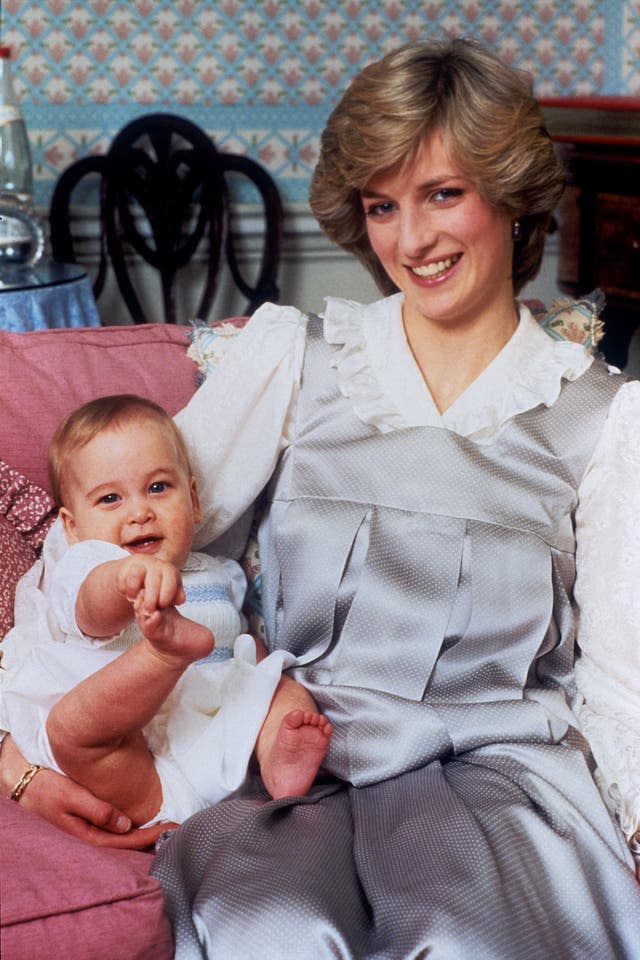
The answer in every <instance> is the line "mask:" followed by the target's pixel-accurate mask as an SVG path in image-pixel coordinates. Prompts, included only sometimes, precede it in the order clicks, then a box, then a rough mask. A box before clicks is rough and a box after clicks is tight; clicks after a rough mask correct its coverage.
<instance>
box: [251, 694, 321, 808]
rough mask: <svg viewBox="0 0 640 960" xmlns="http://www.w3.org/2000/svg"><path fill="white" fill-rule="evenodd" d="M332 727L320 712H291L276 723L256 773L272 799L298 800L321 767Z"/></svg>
mask: <svg viewBox="0 0 640 960" xmlns="http://www.w3.org/2000/svg"><path fill="white" fill-rule="evenodd" d="M332 731H333V728H332V726H331V724H330V723H329V721H328V720H327V718H326V717H325V716H324V715H323V714H321V713H312V712H310V711H306V710H292V711H291V712H290V713H287V714H286V716H285V717H284V718H283V720H282V723H281V724H280V729H279V730H278V735H277V737H276V739H275V741H274V743H273V746H272V747H271V749H270V750H269V751H268V753H267V754H266V756H263V758H262V764H261V768H260V772H261V774H262V779H263V781H264V784H265V786H266V788H267V790H268V791H269V793H270V794H271V796H272V797H273V799H274V800H278V799H279V798H280V797H301V796H304V794H305V793H307V791H308V790H309V787H310V786H311V784H312V783H313V781H314V780H315V778H316V775H317V773H318V770H319V769H320V767H321V766H322V761H323V760H324V758H325V754H326V752H327V748H328V746H329V738H330V737H331V733H332Z"/></svg>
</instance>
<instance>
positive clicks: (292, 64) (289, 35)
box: [1, 0, 640, 203]
mask: <svg viewBox="0 0 640 960" xmlns="http://www.w3.org/2000/svg"><path fill="white" fill-rule="evenodd" d="M1 30H2V41H3V42H4V43H9V44H10V45H11V46H12V47H13V48H14V50H15V62H14V71H15V75H16V86H17V87H18V90H19V92H20V94H21V96H22V97H23V108H24V114H25V118H26V121H27V126H28V129H29V135H30V139H31V142H32V145H33V153H34V163H35V176H36V200H37V201H38V202H39V203H47V202H48V198H49V194H50V190H51V186H52V183H53V181H54V180H55V179H56V178H57V176H58V175H59V173H60V171H61V170H62V169H64V167H66V166H67V165H68V164H69V163H70V162H71V161H72V160H73V159H75V157H76V156H80V155H84V154H86V153H88V152H90V151H102V150H103V149H104V148H105V147H106V145H107V144H108V142H109V141H110V139H111V137H112V136H113V134H114V133H115V132H116V131H117V130H118V129H119V128H120V127H121V126H122V125H123V124H124V123H126V122H127V121H128V120H130V119H132V118H133V117H134V116H137V115H139V114H141V113H145V112H148V111H150V110H171V111H175V112H177V113H183V114H186V115H187V116H189V117H191V118H192V119H193V120H195V121H196V122H197V123H199V124H200V125H201V126H202V127H204V129H206V130H207V131H208V132H209V133H211V135H212V136H213V137H214V138H215V140H216V142H217V143H218V144H219V145H220V146H221V147H222V148H223V149H227V150H232V151H236V152H243V153H249V154H250V155H251V156H253V157H255V158H256V159H258V160H260V161H261V162H262V163H263V164H264V165H265V166H266V167H267V168H268V169H269V170H270V172H271V173H272V175H273V176H274V177H275V179H276V181H277V182H278V186H279V187H280V189H281V191H282V193H283V197H284V199H285V201H299V200H304V199H306V194H307V188H308V181H309V175H310V172H311V169H312V168H313V165H314V163H315V159H316V156H317V150H318V136H319V133H320V130H321V129H322V126H323V124H324V121H325V119H326V116H327V113H328V111H329V110H330V108H331V106H332V104H333V103H335V101H336V99H337V97H338V96H339V93H340V91H341V90H342V89H343V88H344V86H345V85H346V83H347V82H348V80H349V79H350V78H351V77H352V76H353V74H354V73H356V72H357V71H358V70H359V69H360V68H361V67H362V66H363V65H364V64H365V63H367V62H368V61H370V60H372V59H375V58H376V57H377V56H379V55H380V54H381V53H382V52H383V51H386V50H388V49H390V48H392V47H396V46H398V45H400V44H401V43H404V42H405V41H407V40H412V39H416V38H419V37H423V36H425V35H427V34H443V33H446V34H473V35H475V36H478V37H480V38H482V39H484V40H485V42H486V43H487V44H489V45H490V46H492V47H493V48H494V49H496V50H498V51H499V52H500V53H501V55H502V56H503V57H504V58H505V59H506V60H508V61H509V62H512V63H513V64H515V65H517V66H520V67H523V68H525V69H527V70H529V71H530V72H531V74H532V75H533V77H534V78H535V85H536V91H537V93H538V94H539V95H540V96H554V95H567V94H638V93H640V69H639V59H640V57H639V54H638V50H639V49H640V0H608V2H607V0H605V2H602V0H572V2H571V3H566V2H564V0H531V2H529V3H522V2H520V3H516V2H513V0H497V2H496V0H424V2H420V3H415V2H410V0H376V2H375V3H374V2H371V0H344V2H342V3H340V4H333V3H328V2H321V0H299V2H298V3H295V4H294V3H286V2H280V0H254V2H251V3H249V2H241V0H219V2H215V3H210V2H207V0H173V2H171V3H169V2H168V0H129V2H111V0H41V2H37V3H36V2H34V0H3V2H2V24H1Z"/></svg>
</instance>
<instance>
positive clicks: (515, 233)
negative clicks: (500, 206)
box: [511, 220, 521, 242]
mask: <svg viewBox="0 0 640 960" xmlns="http://www.w3.org/2000/svg"><path fill="white" fill-rule="evenodd" d="M511 236H512V238H513V239H514V240H515V241H516V242H517V241H518V240H519V239H520V236H521V233H520V221H519V220H514V222H513V226H512V227H511Z"/></svg>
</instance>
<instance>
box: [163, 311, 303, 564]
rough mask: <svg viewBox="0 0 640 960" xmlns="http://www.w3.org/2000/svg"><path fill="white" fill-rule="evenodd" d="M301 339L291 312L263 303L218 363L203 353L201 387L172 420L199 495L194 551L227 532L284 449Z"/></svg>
mask: <svg viewBox="0 0 640 960" xmlns="http://www.w3.org/2000/svg"><path fill="white" fill-rule="evenodd" d="M197 335H198V331H196V337H197ZM305 337H306V319H305V317H304V316H303V314H301V313H300V311H299V310H296V309H294V308H293V307H279V306H276V305H274V304H271V303H267V304H265V305H264V306H263V307H260V309H259V310H258V311H257V312H256V313H255V314H254V315H253V317H252V318H251V320H250V321H249V323H248V324H247V325H246V326H245V328H244V329H243V330H242V331H241V332H240V333H239V334H238V336H237V337H235V338H234V339H233V340H232V342H231V343H230V344H227V345H226V346H225V349H224V352H223V351H222V350H221V351H220V354H221V355H220V356H218V348H217V347H216V341H215V340H214V341H213V342H209V341H207V344H206V345H204V346H203V350H204V356H201V357H200V361H201V363H202V364H203V365H205V364H206V368H207V376H206V380H205V382H204V383H203V384H202V386H201V387H200V388H199V389H198V390H197V391H196V393H195V395H194V396H193V398H192V399H191V400H190V402H189V403H188V404H187V406H186V407H185V408H184V409H183V410H181V411H180V412H179V413H178V414H177V416H176V418H175V419H176V423H177V424H178V426H179V427H180V430H181V431H182V434H183V436H184V438H185V442H186V444H187V449H188V451H189V459H190V462H191V466H192V469H193V472H194V474H195V477H196V480H197V483H198V492H199V494H200V505H201V508H202V516H203V520H202V524H201V525H200V527H199V530H198V533H197V535H196V541H195V544H194V546H195V548H196V549H199V548H200V547H203V546H205V545H207V544H209V543H211V542H212V541H214V540H216V539H217V538H218V537H219V536H220V535H221V534H222V533H224V532H225V531H226V530H228V529H229V528H230V527H231V526H232V524H233V523H235V521H236V520H238V519H239V517H241V516H242V515H243V514H244V513H245V511H246V510H247V508H248V507H250V506H251V504H252V503H253V502H254V500H255V499H256V497H257V496H258V494H259V493H260V491H261V490H262V489H263V487H264V486H265V485H266V483H267V482H268V480H269V478H270V477H271V474H272V473H273V470H274V468H275V465H276V462H277V459H278V456H279V454H280V452H281V451H282V449H283V448H284V447H285V446H286V444H287V442H288V436H287V432H288V427H289V424H290V422H291V418H292V416H293V412H294V409H295V402H296V398H297V393H298V387H299V383H300V372H301V369H302V361H303V358H304V346H305Z"/></svg>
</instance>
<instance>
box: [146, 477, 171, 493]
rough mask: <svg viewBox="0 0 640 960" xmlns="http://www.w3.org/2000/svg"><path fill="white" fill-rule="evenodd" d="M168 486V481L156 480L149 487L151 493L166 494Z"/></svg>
mask: <svg viewBox="0 0 640 960" xmlns="http://www.w3.org/2000/svg"><path fill="white" fill-rule="evenodd" d="M168 486H169V484H168V483H167V482H166V480H155V481H154V482H153V483H152V484H151V486H150V487H149V493H164V491H165V490H166V489H167V487H168Z"/></svg>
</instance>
